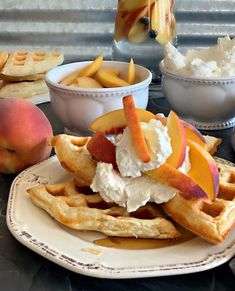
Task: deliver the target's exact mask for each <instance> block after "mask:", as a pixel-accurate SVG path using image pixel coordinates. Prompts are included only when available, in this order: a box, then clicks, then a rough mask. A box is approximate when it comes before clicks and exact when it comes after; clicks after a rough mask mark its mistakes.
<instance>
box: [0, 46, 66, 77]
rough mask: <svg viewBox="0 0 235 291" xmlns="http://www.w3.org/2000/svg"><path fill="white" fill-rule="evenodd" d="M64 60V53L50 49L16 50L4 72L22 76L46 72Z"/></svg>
mask: <svg viewBox="0 0 235 291" xmlns="http://www.w3.org/2000/svg"><path fill="white" fill-rule="evenodd" d="M62 62H63V54H61V53H60V52H49V51H47V52H46V51H16V52H13V53H11V54H10V56H9V57H8V59H7V62H6V64H5V66H4V67H3V69H2V74H3V75H5V76H14V77H22V76H29V75H35V74H41V73H45V72H47V71H48V70H50V69H52V68H54V67H56V66H58V65H60V64H61V63H62Z"/></svg>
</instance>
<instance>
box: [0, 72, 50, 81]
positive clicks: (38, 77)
mask: <svg viewBox="0 0 235 291" xmlns="http://www.w3.org/2000/svg"><path fill="white" fill-rule="evenodd" d="M44 77H45V73H41V74H35V75H29V76H22V77H15V76H5V75H3V74H1V75H0V79H2V80H4V81H8V82H22V81H36V80H43V79H44Z"/></svg>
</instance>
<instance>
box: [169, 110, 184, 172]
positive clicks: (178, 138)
mask: <svg viewBox="0 0 235 291" xmlns="http://www.w3.org/2000/svg"><path fill="white" fill-rule="evenodd" d="M166 126H167V129H168V135H169V137H170V139H171V147H172V154H171V155H170V156H169V157H168V158H167V160H166V163H167V164H169V165H171V166H173V167H174V168H179V167H180V166H181V165H182V164H183V161H184V159H185V154H186V134H185V128H184V126H183V123H182V122H181V120H180V119H179V117H178V116H177V114H176V113H175V112H173V111H171V112H170V114H169V115H168V118H167V123H166Z"/></svg>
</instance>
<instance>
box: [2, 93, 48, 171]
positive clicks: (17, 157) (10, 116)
mask: <svg viewBox="0 0 235 291" xmlns="http://www.w3.org/2000/svg"><path fill="white" fill-rule="evenodd" d="M0 116H1V122H0V172H2V173H6V174H9V173H11V174H13V173H18V172H20V171H22V170H23V169H25V168H27V167H29V166H32V165H34V164H36V163H38V162H41V161H43V160H45V159H46V158H48V157H49V155H50V153H51V149H52V147H51V145H50V141H51V139H52V137H53V132H52V128H51V124H50V122H49V120H48V119H47V117H46V116H45V115H44V113H43V112H42V111H41V110H40V109H39V108H38V107H37V106H35V105H34V104H32V103H31V102H29V101H26V100H24V99H18V98H9V99H2V100H0Z"/></svg>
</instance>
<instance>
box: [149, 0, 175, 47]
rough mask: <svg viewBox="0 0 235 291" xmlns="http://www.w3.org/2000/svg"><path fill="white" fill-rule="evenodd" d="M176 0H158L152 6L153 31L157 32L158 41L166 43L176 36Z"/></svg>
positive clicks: (151, 25)
mask: <svg viewBox="0 0 235 291" xmlns="http://www.w3.org/2000/svg"><path fill="white" fill-rule="evenodd" d="M173 6H174V0H158V1H155V2H154V3H153V6H152V8H151V23H150V27H151V31H152V32H155V35H156V37H155V38H156V41H158V42H159V43H160V44H166V43H167V42H169V41H171V40H172V39H173V37H174V31H175V18H174V13H173V11H172V10H173Z"/></svg>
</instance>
